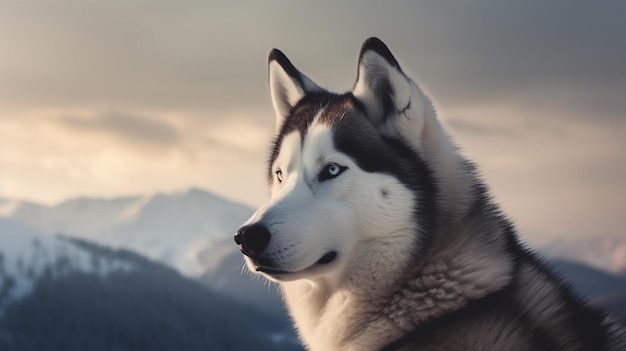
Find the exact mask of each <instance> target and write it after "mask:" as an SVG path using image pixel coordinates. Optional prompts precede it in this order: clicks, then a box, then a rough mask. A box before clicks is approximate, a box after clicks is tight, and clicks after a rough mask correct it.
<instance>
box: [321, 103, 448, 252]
mask: <svg viewBox="0 0 626 351" xmlns="http://www.w3.org/2000/svg"><path fill="white" fill-rule="evenodd" d="M333 113H336V112H333V108H332V106H331V107H329V108H328V109H327V110H326V111H324V115H322V118H325V117H326V116H327V115H330V114H333ZM348 117H349V118H341V119H335V120H333V122H332V125H333V128H334V143H335V147H336V148H337V150H339V151H341V152H343V153H345V154H346V155H348V156H350V157H351V158H352V159H354V161H355V162H356V163H357V164H358V165H359V167H360V168H361V169H363V170H364V171H366V172H377V173H387V174H391V175H393V176H394V177H396V178H398V179H399V180H400V182H402V183H403V184H404V185H405V186H406V187H407V188H408V189H409V190H411V191H412V192H413V193H414V194H415V198H416V199H419V202H418V204H417V206H418V207H417V208H415V209H414V214H415V216H414V218H415V219H416V222H417V223H416V224H418V225H419V227H420V229H421V234H420V235H419V236H418V240H419V242H418V243H417V244H418V245H417V247H418V248H420V252H421V251H422V250H425V249H426V247H427V246H428V243H429V241H430V239H429V237H428V233H432V232H434V226H435V218H436V196H437V187H436V184H435V182H434V180H433V176H432V172H431V170H430V168H429V167H428V165H427V164H426V163H425V162H424V161H423V160H422V158H421V157H420V155H419V154H418V153H417V151H415V150H413V149H412V148H411V147H410V146H409V145H407V144H406V142H404V141H403V140H401V139H399V138H390V137H385V136H382V135H380V134H378V132H377V131H376V130H375V128H374V126H373V125H371V124H370V123H368V120H367V119H366V118H365V117H364V116H362V115H360V114H353V115H352V116H348ZM327 118H329V117H327ZM416 254H419V252H417V253H416Z"/></svg>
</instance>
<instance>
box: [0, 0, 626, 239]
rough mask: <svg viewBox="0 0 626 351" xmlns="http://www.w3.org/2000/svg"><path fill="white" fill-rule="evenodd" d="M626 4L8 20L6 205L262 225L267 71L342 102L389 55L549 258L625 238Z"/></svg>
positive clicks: (0, 70) (234, 9)
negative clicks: (360, 76) (163, 210)
mask: <svg viewBox="0 0 626 351" xmlns="http://www.w3.org/2000/svg"><path fill="white" fill-rule="evenodd" d="M624 18H626V2H624V1H619V0H615V1H604V0H600V1H576V0H557V1H543V0H530V1H506V0H504V1H503V0H478V1H466V0H463V1H457V2H449V1H441V0H437V1H435V0H433V1H417V2H416V1H404V2H384V3H383V2H374V1H372V2H368V1H337V2H320V1H317V2H311V3H304V2H303V1H290V2H288V1H250V2H248V3H242V2H234V1H230V2H224V3H221V4H220V3H216V2H210V4H209V2H201V1H194V2H191V1H170V2H164V1H153V2H148V1H82V2H81V1H49V0H46V1H44V0H41V1H28V2H22V1H3V2H0V197H12V198H23V199H29V200H34V201H39V202H44V203H55V202H58V201H61V200H63V199H66V198H68V197H76V196H84V195H88V196H107V197H112V196H118V195H125V194H142V193H148V192H156V191H175V190H182V189H185V188H187V187H190V186H199V187H202V188H206V189H208V190H210V191H213V192H215V193H217V194H220V195H223V196H226V197H228V198H230V199H234V200H236V201H240V202H243V203H245V204H248V205H251V206H256V205H258V204H260V203H262V201H263V200H264V199H265V198H266V190H265V188H264V185H265V184H264V161H265V159H266V156H267V153H268V147H269V140H270V138H271V136H272V132H273V123H274V117H273V111H272V108H271V103H270V99H269V94H268V89H267V67H266V63H267V54H268V53H269V51H270V50H271V48H273V47H277V48H280V49H281V50H283V51H284V52H285V53H286V54H287V56H288V57H289V58H290V59H291V60H292V62H293V63H294V64H295V65H296V66H297V67H298V68H300V69H301V70H302V71H304V72H305V73H306V74H308V75H309V76H310V77H311V78H313V79H314V80H316V81H317V82H318V83H319V84H320V85H322V86H324V87H327V88H329V89H330V90H334V91H344V90H347V89H350V88H351V87H352V84H353V82H354V79H355V75H356V61H357V55H358V50H359V48H360V46H361V44H362V42H363V41H364V40H365V39H366V38H367V37H369V36H378V37H379V38H381V39H382V40H383V41H384V42H386V43H387V45H388V46H389V47H390V49H391V50H392V52H393V53H394V55H395V56H396V58H397V59H398V60H399V62H400V64H401V65H402V67H403V68H404V69H405V71H407V72H409V74H410V75H412V76H413V77H414V78H415V79H416V80H417V81H418V82H419V83H420V84H421V85H422V86H423V87H424V89H425V90H426V91H427V92H428V93H429V94H430V95H431V97H432V98H433V99H434V100H435V102H436V105H437V108H438V111H439V113H440V118H441V119H442V121H443V122H444V124H445V125H447V126H448V127H449V128H448V129H449V132H450V133H451V134H452V135H453V136H454V137H455V139H456V141H457V143H458V144H459V145H460V146H461V147H462V148H463V149H464V153H465V154H466V155H467V156H468V157H470V158H471V159H473V160H474V161H476V162H477V163H478V165H479V167H480V169H481V171H482V173H483V174H484V177H485V178H486V179H487V181H488V183H489V184H490V185H491V188H492V190H493V192H494V195H495V198H496V200H497V201H498V202H500V203H502V204H503V206H504V208H505V209H506V210H507V212H508V213H509V214H510V215H511V217H513V218H514V220H515V222H516V223H518V224H519V226H520V227H521V229H522V232H524V233H526V235H527V236H529V237H533V238H539V237H552V236H560V235H571V236H577V235H626V231H625V230H624V228H625V227H626V219H625V218H626V180H625V179H626V141H625V138H626V116H625V114H626V68H625V66H626V35H625V34H624V33H626V21H624Z"/></svg>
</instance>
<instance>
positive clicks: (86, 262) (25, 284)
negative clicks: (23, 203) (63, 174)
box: [0, 218, 133, 315]
mask: <svg viewBox="0 0 626 351" xmlns="http://www.w3.org/2000/svg"><path fill="white" fill-rule="evenodd" d="M132 269H133V267H132V265H131V264H129V263H127V262H124V261H121V260H107V259H100V258H99V257H97V256H94V255H93V254H92V253H90V252H88V251H86V250H84V249H82V248H80V247H79V246H77V245H75V244H74V243H73V242H71V241H70V240H67V239H64V238H62V237H58V236H53V235H48V234H42V233H40V232H38V231H37V230H35V229H32V228H29V227H28V226H26V225H23V224H21V223H18V222H15V221H12V220H8V219H4V218H0V315H1V313H2V310H3V309H4V307H6V306H7V305H8V304H10V303H12V302H14V301H16V300H19V299H21V298H22V297H24V296H26V295H28V294H29V293H30V292H31V291H32V290H33V287H34V285H35V284H36V282H37V281H38V280H39V279H40V278H41V277H42V276H43V275H51V276H54V277H60V276H63V275H66V274H68V273H70V272H90V273H94V274H98V275H100V276H106V275H108V274H109V273H111V272H114V271H129V270H132Z"/></svg>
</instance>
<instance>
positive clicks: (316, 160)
mask: <svg viewBox="0 0 626 351" xmlns="http://www.w3.org/2000/svg"><path fill="white" fill-rule="evenodd" d="M334 151H335V147H334V141H333V136H332V129H331V126H330V125H328V124H326V123H323V122H321V121H319V119H317V120H315V121H314V122H313V123H312V124H311V126H310V127H309V130H308V133H307V135H306V136H305V138H304V140H303V145H302V155H303V162H304V163H305V164H306V165H307V166H310V167H312V166H314V165H316V164H320V163H322V162H324V159H325V158H326V157H327V156H328V155H329V154H331V153H332V152H334Z"/></svg>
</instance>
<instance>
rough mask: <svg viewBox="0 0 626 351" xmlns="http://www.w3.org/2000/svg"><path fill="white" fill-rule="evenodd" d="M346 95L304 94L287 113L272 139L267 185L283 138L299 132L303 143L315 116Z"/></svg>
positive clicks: (269, 182)
mask: <svg viewBox="0 0 626 351" xmlns="http://www.w3.org/2000/svg"><path fill="white" fill-rule="evenodd" d="M347 95H348V94H344V95H338V94H333V93H329V92H314V93H308V94H306V95H305V96H304V97H303V98H302V99H301V100H300V101H298V103H297V104H296V105H295V106H294V107H293V108H292V109H291V111H290V112H289V116H287V118H286V119H285V121H284V123H283V125H282V126H281V128H280V131H279V132H278V135H277V136H276V138H275V139H274V142H273V146H272V150H271V152H270V157H269V162H268V165H269V168H268V173H267V181H268V184H271V182H272V179H273V174H274V173H273V171H272V169H271V166H272V164H273V163H274V161H275V160H276V158H277V157H278V153H279V152H280V147H281V145H282V142H283V138H284V137H285V136H286V135H287V134H289V133H291V132H293V131H299V132H300V136H301V137H302V141H304V136H305V135H306V133H307V131H308V129H309V126H310V125H311V123H312V122H313V119H314V118H315V116H317V114H318V113H319V112H320V111H321V110H323V109H324V108H325V107H326V106H328V105H329V104H330V103H331V102H332V101H335V100H341V99H349V97H348V96H347Z"/></svg>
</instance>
